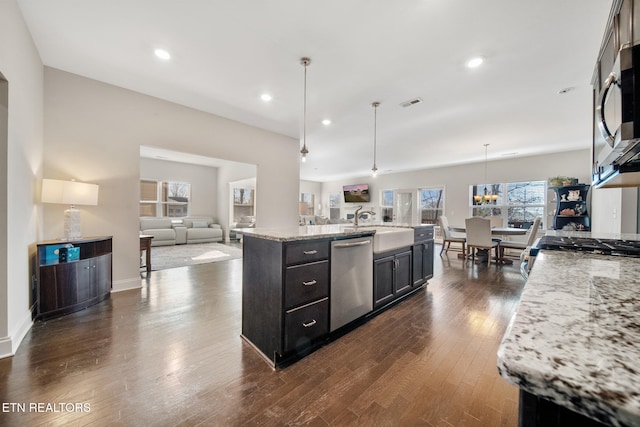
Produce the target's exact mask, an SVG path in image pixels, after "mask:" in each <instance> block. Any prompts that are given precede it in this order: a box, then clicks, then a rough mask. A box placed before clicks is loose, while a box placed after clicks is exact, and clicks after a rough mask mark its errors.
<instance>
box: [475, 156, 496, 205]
mask: <svg viewBox="0 0 640 427" xmlns="http://www.w3.org/2000/svg"><path fill="white" fill-rule="evenodd" d="M488 146H489V144H484V194H482V195H480V194H476V195H475V196H473V200H474V201H475V202H476V203H478V204H481V203H487V202H488V201H489V200H491V196H490V195H489V192H488V190H487V147H488ZM497 198H498V197H496V199H497Z"/></svg>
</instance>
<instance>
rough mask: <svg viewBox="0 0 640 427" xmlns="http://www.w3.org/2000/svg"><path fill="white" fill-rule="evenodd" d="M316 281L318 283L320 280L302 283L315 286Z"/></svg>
mask: <svg viewBox="0 0 640 427" xmlns="http://www.w3.org/2000/svg"><path fill="white" fill-rule="evenodd" d="M316 283H318V282H316V281H315V279H314V280H312V281H310V282H302V284H303V285H305V286H313V285H315V284H316Z"/></svg>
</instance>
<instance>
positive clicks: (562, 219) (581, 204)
mask: <svg viewBox="0 0 640 427" xmlns="http://www.w3.org/2000/svg"><path fill="white" fill-rule="evenodd" d="M589 188H590V186H589V185H587V184H577V185H568V186H564V187H554V191H555V196H556V212H555V216H554V218H553V228H554V230H572V231H573V230H579V231H590V230H591V224H590V221H589V209H588V200H587V198H588V195H589Z"/></svg>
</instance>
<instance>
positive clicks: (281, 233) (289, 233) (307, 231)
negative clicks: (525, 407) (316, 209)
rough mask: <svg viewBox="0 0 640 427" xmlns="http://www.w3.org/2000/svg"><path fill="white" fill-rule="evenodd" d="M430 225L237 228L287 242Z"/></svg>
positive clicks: (255, 234) (366, 234) (248, 233)
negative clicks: (382, 229)
mask: <svg viewBox="0 0 640 427" xmlns="http://www.w3.org/2000/svg"><path fill="white" fill-rule="evenodd" d="M429 226H430V225H416V226H410V225H401V224H390V223H385V224H370V223H368V224H363V225H361V226H359V227H354V226H353V225H352V224H328V225H302V226H299V227H284V228H261V227H258V228H238V229H236V230H238V231H240V232H241V233H242V234H244V235H250V236H254V237H260V238H262V239H267V240H275V241H279V242H289V241H294V240H309V239H320V238H335V237H359V236H371V235H373V234H375V232H376V228H377V227H400V228H416V227H429Z"/></svg>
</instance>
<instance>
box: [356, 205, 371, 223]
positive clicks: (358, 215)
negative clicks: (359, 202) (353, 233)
mask: <svg viewBox="0 0 640 427" xmlns="http://www.w3.org/2000/svg"><path fill="white" fill-rule="evenodd" d="M360 211H362V206H358V209H356V213H355V215H354V216H353V225H354V226H355V227H357V226H358V219H360V217H361V216H362V215H364V214H369V215H375V214H376V213H375V212H374V211H362V212H360Z"/></svg>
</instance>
